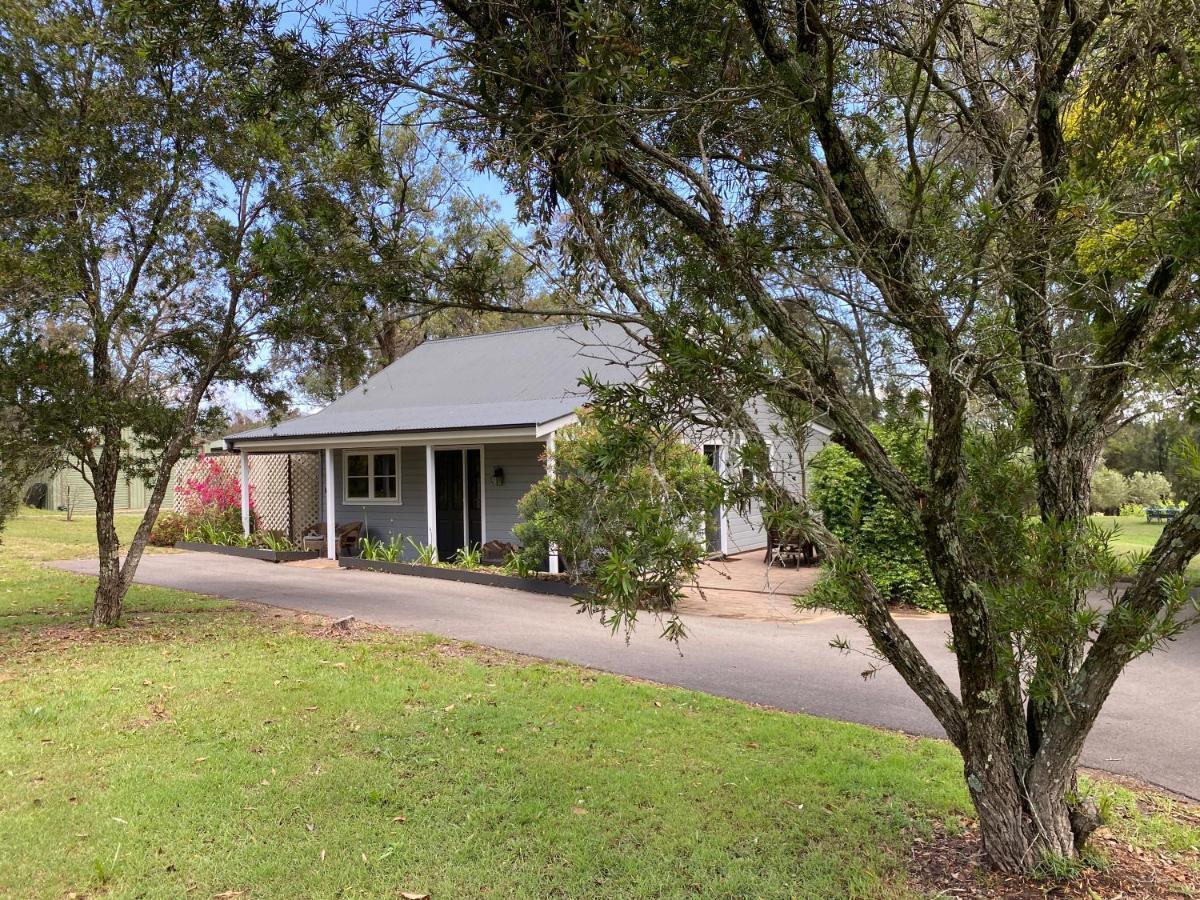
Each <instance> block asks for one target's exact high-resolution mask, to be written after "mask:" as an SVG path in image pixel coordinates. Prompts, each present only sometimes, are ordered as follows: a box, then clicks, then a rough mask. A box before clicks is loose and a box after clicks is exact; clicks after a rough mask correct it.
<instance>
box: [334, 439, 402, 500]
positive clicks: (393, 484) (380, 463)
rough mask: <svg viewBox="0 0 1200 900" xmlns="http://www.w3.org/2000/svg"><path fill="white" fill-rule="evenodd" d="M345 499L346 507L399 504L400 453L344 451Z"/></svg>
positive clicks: (343, 489)
mask: <svg viewBox="0 0 1200 900" xmlns="http://www.w3.org/2000/svg"><path fill="white" fill-rule="evenodd" d="M342 499H343V500H344V501H345V502H346V503H399V502H400V451H399V450H344V451H342Z"/></svg>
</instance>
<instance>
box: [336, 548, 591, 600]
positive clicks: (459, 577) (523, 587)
mask: <svg viewBox="0 0 1200 900" xmlns="http://www.w3.org/2000/svg"><path fill="white" fill-rule="evenodd" d="M338 565H340V566H342V568H345V569H366V570H367V571H370V572H390V573H391V574H393V575H417V576H419V577H421V578H440V579H442V580H443V581H459V582H463V583H465V584H483V585H487V586H488V587H502V588H509V589H511V590H515V591H531V592H533V593H535V594H553V595H554V596H556V597H580V596H582V595H583V594H584V592H585V591H584V588H582V587H580V586H579V585H575V584H568V583H567V582H565V581H550V580H548V579H547V580H543V579H541V578H519V577H518V576H516V575H501V574H499V573H497V574H494V575H493V574H492V573H491V572H476V571H473V570H471V569H449V568H446V569H444V568H442V567H441V566H419V565H416V564H415V563H404V562H384V561H383V560H375V559H362V558H361V557H358V556H339V557H338Z"/></svg>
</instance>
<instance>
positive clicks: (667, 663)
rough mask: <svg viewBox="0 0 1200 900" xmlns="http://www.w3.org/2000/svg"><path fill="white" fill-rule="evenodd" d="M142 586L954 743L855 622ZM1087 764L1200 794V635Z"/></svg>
mask: <svg viewBox="0 0 1200 900" xmlns="http://www.w3.org/2000/svg"><path fill="white" fill-rule="evenodd" d="M55 565H56V566H57V567H59V568H61V569H65V570H67V571H71V572H76V573H79V574H83V575H92V574H95V572H96V562H95V561H89V560H69V561H66V562H62V563H55ZM137 581H138V582H141V583H144V584H153V585H159V586H161V587H172V588H178V589H181V590H185V591H193V592H196V593H203V594H211V595H215V596H220V597H228V598H231V599H236V600H249V601H254V602H257V603H264V604H268V605H271V606H278V607H283V608H287V609H293V610H301V611H304V612H313V613H320V614H324V615H328V616H334V617H341V616H346V615H353V616H355V617H356V618H358V619H361V620H363V621H366V622H371V623H374V624H378V625H386V626H390V627H394V628H402V629H410V630H415V631H421V632H428V633H432V634H437V635H443V636H446V637H451V638H456V639H458V640H463V641H473V642H476V643H479V644H484V645H486V646H489V647H497V648H500V649H503V650H509V651H513V652H516V653H523V654H528V655H531V656H537V657H542V658H544V659H554V660H565V661H568V662H572V663H576V664H579V665H583V666H590V667H592V668H596V669H602V670H605V671H608V672H614V673H619V674H623V675H631V676H634V677H637V678H644V679H647V680H650V681H657V682H661V683H663V684H671V685H678V686H680V687H685V688H691V689H693V690H698V691H704V692H706V693H710V694H716V695H719V696H722V697H731V698H733V699H736V700H744V701H749V702H752V703H760V704H764V705H767V706H774V707H778V708H780V709H785V710H791V711H794V712H803V713H808V714H810V715H815V716H822V717H825V718H830V719H840V720H843V721H848V722H858V723H861V724H865V725H875V726H880V727H883V728H890V729H895V730H898V731H904V732H909V733H912V734H922V735H931V736H936V737H941V736H942V731H941V729H940V727H939V726H938V724H937V721H936V720H935V719H934V718H933V716H932V715H930V713H929V712H928V711H927V710H926V709H925V707H924V706H923V705H922V703H921V702H920V701H919V700H918V699H917V697H916V696H915V695H914V694H913V693H912V692H911V691H910V690H909V689H908V686H907V685H905V684H904V682H903V681H902V680H901V678H900V677H899V676H898V675H897V674H896V673H895V672H894V671H892V670H891V669H883V670H881V671H879V672H878V673H877V674H875V675H874V676H873V677H871V678H866V679H865V678H863V677H862V673H863V672H864V671H866V670H867V669H868V668H869V666H870V662H871V660H870V659H869V658H868V657H867V656H865V655H863V654H862V653H856V652H851V653H849V654H846V653H840V652H837V651H835V650H833V649H831V648H830V646H829V642H830V641H831V640H832V639H833V638H835V637H846V638H849V639H850V640H851V643H852V645H853V646H854V647H857V648H859V649H860V650H865V649H866V648H867V646H868V644H867V639H866V635H865V633H864V632H862V631H861V629H859V627H858V626H857V625H856V624H855V623H854V622H853V621H851V620H850V619H847V618H845V617H842V616H828V617H824V618H819V619H816V620H811V621H801V622H759V621H748V620H733V619H721V618H716V617H712V616H699V615H693V616H685V621H686V624H687V626H688V631H689V634H690V636H689V638H688V639H687V640H686V641H685V642H684V643H683V645H682V647H680V648H678V649H677V648H676V647H674V646H673V645H672V644H670V643H669V642H667V641H664V640H661V639H659V638H658V629H657V628H656V627H655V623H654V622H653V621H651V620H644V621H642V622H641V623H640V624H639V626H638V628H637V630H636V631H635V632H634V634H633V635H632V636H630V638H629V640H628V641H626V639H625V637H624V635H620V634H618V635H612V634H611V633H610V632H609V631H608V629H607V628H605V627H603V626H601V625H600V623H599V622H598V621H596V620H595V619H592V618H589V617H587V616H585V615H581V614H579V613H578V612H577V611H576V610H575V609H574V608H573V607H572V605H571V603H570V601H568V600H563V599H561V598H556V597H549V596H544V595H539V594H531V593H527V592H524V591H513V590H507V589H504V588H494V587H484V586H480V585H470V584H460V583H457V582H451V581H438V580H434V579H428V578H415V577H408V576H398V575H386V574H381V573H375V572H363V571H351V570H344V569H315V568H301V567H294V566H286V565H271V564H268V563H264V562H261V561H259V560H252V559H240V558H237V557H232V556H223V555H218V554H209V553H171V554H154V555H150V556H147V557H145V558H143V560H142V562H141V565H140V566H139V567H138V573H137ZM903 624H904V628H905V630H906V631H907V632H908V633H909V634H910V635H911V636H912V638H913V640H914V641H915V642H916V643H917V645H918V646H919V647H920V648H921V649H922V651H924V652H925V653H926V654H927V656H928V657H929V658H930V659H931V661H932V662H933V664H934V665H935V667H936V668H937V669H938V671H939V672H940V673H941V674H942V676H943V677H944V678H945V679H946V680H947V682H948V683H950V684H951V685H952V686H954V687H957V681H958V679H957V675H956V673H955V666H954V660H953V657H952V656H951V654H950V653H949V651H948V650H947V649H946V628H947V624H948V623H947V620H946V619H945V617H942V616H931V617H920V618H910V619H906V620H904V621H903ZM1083 763H1084V764H1085V765H1087V766H1090V767H1092V768H1096V769H1103V770H1106V771H1109V772H1115V773H1119V774H1124V775H1131V776H1135V777H1137V778H1141V779H1143V780H1145V781H1148V782H1150V783H1152V784H1156V785H1159V786H1161V787H1164V788H1167V789H1169V790H1171V791H1175V792H1177V793H1180V794H1183V795H1186V796H1188V797H1191V798H1193V799H1200V629H1193V630H1192V631H1191V632H1189V633H1188V634H1185V635H1184V636H1183V638H1181V639H1180V640H1178V641H1176V642H1175V643H1174V644H1173V645H1172V646H1171V648H1170V649H1169V650H1168V651H1165V652H1160V653H1156V654H1154V655H1152V656H1150V657H1143V658H1141V659H1139V660H1137V661H1135V662H1134V663H1133V664H1132V665H1131V666H1130V667H1129V668H1128V669H1127V670H1126V672H1125V674H1124V675H1123V676H1122V678H1121V680H1120V681H1119V682H1118V684H1117V686H1116V688H1115V689H1114V691H1113V693H1112V697H1111V698H1110V699H1109V702H1108V704H1107V705H1106V706H1105V708H1104V711H1103V713H1102V715H1101V716H1100V719H1099V721H1098V722H1097V724H1096V727H1095V728H1094V730H1093V731H1092V734H1091V736H1090V737H1089V739H1088V742H1087V745H1086V747H1085V749H1084V753H1083Z"/></svg>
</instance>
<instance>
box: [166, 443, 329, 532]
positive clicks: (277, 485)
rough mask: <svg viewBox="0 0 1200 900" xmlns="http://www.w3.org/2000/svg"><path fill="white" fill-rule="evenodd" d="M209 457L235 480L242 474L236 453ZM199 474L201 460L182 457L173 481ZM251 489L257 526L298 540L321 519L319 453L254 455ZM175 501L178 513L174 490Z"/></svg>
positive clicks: (181, 481)
mask: <svg viewBox="0 0 1200 900" xmlns="http://www.w3.org/2000/svg"><path fill="white" fill-rule="evenodd" d="M207 459H210V460H216V462H217V464H218V465H219V466H220V467H221V471H222V472H223V473H225V474H226V475H228V476H229V477H230V478H232V479H233V480H234V481H237V480H238V479H239V478H240V477H241V460H240V459H239V457H238V455H237V454H236V453H214V454H212V455H210V456H208V457H207ZM199 474H201V462H200V459H181V460H180V461H179V462H178V463H177V464H176V466H175V472H174V473H173V475H172V481H173V482H174V483H175V484H178V485H182V484H184V483H185V482H186V481H187V479H189V478H191V477H193V476H196V475H199ZM250 488H251V497H252V498H253V503H254V511H255V513H257V515H258V527H259V528H261V529H263V530H264V531H279V532H282V533H283V534H286V535H287V536H288V537H289V538H291V539H292V540H298V539H299V538H300V535H301V534H303V533H304V531H305V529H307V528H308V527H309V526H310V525H313V524H315V523H316V522H319V521H320V518H321V457H320V454H318V453H255V454H251V455H250ZM172 503H173V506H174V509H175V511H176V512H180V511H181V510H182V507H183V497H182V495H181V494H180V493H179V492H177V491H176V492H174V497H173V500H172Z"/></svg>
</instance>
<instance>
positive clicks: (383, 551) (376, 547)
mask: <svg viewBox="0 0 1200 900" xmlns="http://www.w3.org/2000/svg"><path fill="white" fill-rule="evenodd" d="M360 543H361V546H362V549H361V551H360V552H359V554H358V555H359V556H360V557H361V558H363V559H370V560H374V561H376V562H397V561H398V560H400V559H401V558H402V557H403V555H404V542H403V541H402V540H401V537H400V535H398V534H393V535H392V536H391V537H390V538H388V540H386V541H385V540H384V539H383V538H376V539H374V540H372V539H371V538H370V537H369V536H367V537H363V539H362V540H361V542H360Z"/></svg>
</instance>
